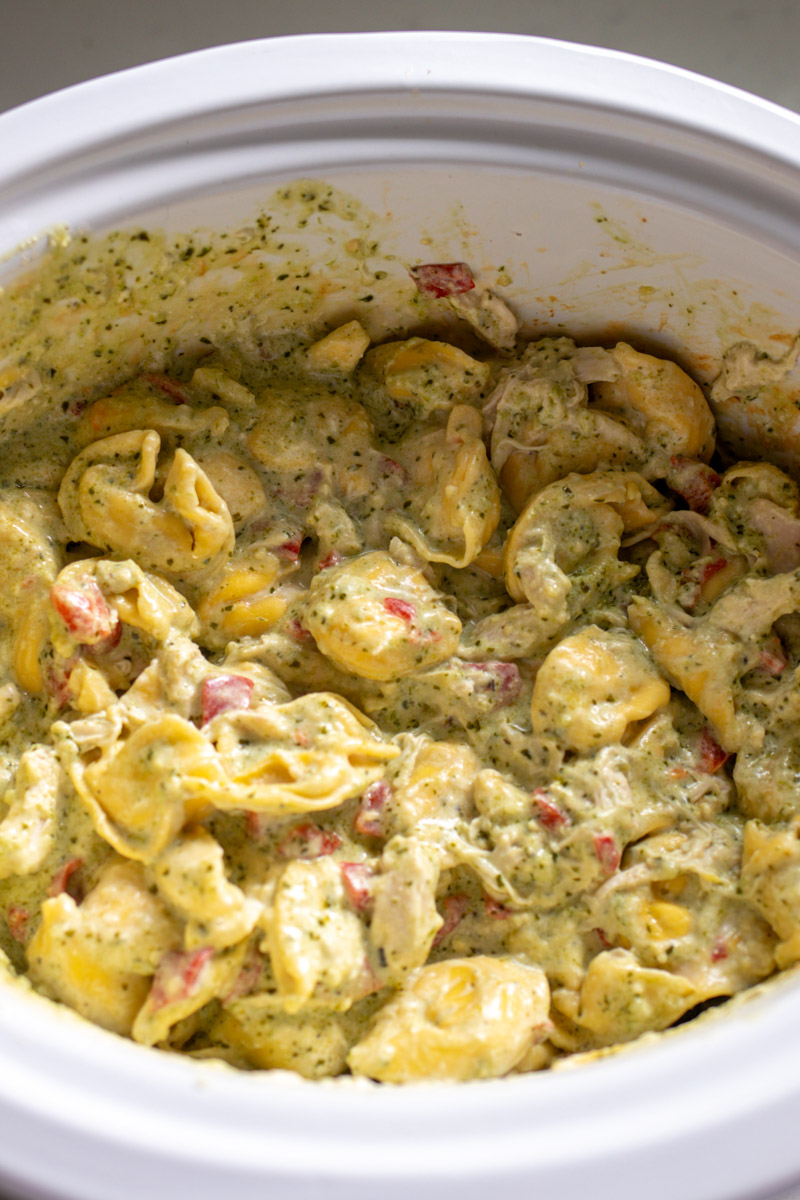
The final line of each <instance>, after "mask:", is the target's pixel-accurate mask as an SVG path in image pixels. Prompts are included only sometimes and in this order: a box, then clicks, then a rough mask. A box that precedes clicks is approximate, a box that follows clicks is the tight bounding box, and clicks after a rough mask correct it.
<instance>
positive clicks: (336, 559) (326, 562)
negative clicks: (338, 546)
mask: <svg viewBox="0 0 800 1200" xmlns="http://www.w3.org/2000/svg"><path fill="white" fill-rule="evenodd" d="M341 561H342V556H341V554H338V553H337V552H336V550H331V552H330V554H326V555H325V557H324V558H323V560H322V562H320V563H318V564H317V570H318V571H327V569H328V567H337V566H338V565H339V563H340V562H341Z"/></svg>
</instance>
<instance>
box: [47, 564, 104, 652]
mask: <svg viewBox="0 0 800 1200" xmlns="http://www.w3.org/2000/svg"><path fill="white" fill-rule="evenodd" d="M50 603H51V604H52V606H53V608H54V609H55V610H56V612H57V613H58V615H59V616H60V617H61V620H62V621H63V622H64V624H65V625H66V627H67V629H68V630H69V632H70V633H71V634H72V636H73V637H74V639H75V641H76V642H80V643H81V644H82V645H84V646H94V645H96V644H97V643H98V642H104V641H106V639H108V638H112V637H114V636H115V635H116V634H117V633H118V632H121V625H120V620H119V617H118V616H117V614H116V613H115V612H114V611H113V609H111V608H109V606H108V604H107V603H106V598H105V596H104V595H103V593H102V592H101V591H100V588H99V587H98V586H97V584H96V583H95V581H94V580H93V579H85V580H83V581H82V582H81V583H80V585H76V584H73V585H71V586H67V585H66V584H63V583H58V582H56V583H54V584H53V586H52V588H51V589H50Z"/></svg>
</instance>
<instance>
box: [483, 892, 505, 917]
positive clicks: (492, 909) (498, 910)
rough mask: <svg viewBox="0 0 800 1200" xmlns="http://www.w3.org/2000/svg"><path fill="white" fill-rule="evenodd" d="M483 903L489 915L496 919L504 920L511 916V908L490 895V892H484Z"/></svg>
mask: <svg viewBox="0 0 800 1200" xmlns="http://www.w3.org/2000/svg"><path fill="white" fill-rule="evenodd" d="M483 903H484V907H485V909H486V915H487V917H492V919H493V920H495V921H504V920H505V919H506V917H510V916H511V909H510V908H506V906H505V904H501V903H500V901H499V900H495V898H494V896H490V895H489V894H488V892H484V895H483Z"/></svg>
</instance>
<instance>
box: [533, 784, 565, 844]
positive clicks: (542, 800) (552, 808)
mask: <svg viewBox="0 0 800 1200" xmlns="http://www.w3.org/2000/svg"><path fill="white" fill-rule="evenodd" d="M533 800H534V803H535V805H536V816H537V818H538V821H539V824H540V825H544V827H545V829H547V830H548V831H549V832H550V833H556V832H560V831H561V830H563V829H566V828H567V826H568V825H570V824H571V821H570V818H569V815H568V814H567V813H565V812H564V810H563V809H562V808H559V806H558V805H557V804H556V803H555V801H553V800H551V799H550V797H549V796H548V794H547V792H546V790H545V789H544V788H534V790H533Z"/></svg>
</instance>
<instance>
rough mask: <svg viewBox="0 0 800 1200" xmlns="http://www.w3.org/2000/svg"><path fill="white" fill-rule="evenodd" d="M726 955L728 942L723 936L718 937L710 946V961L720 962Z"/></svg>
mask: <svg viewBox="0 0 800 1200" xmlns="http://www.w3.org/2000/svg"><path fill="white" fill-rule="evenodd" d="M727 957H728V943H727V941H726V940H725V938H724V937H718V938H717V940H716V941H715V942H714V945H713V946H712V947H711V961H712V962H721V961H722V960H723V959H724V958H727Z"/></svg>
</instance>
